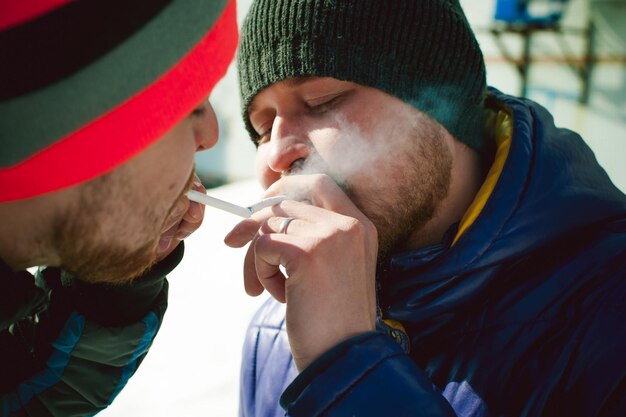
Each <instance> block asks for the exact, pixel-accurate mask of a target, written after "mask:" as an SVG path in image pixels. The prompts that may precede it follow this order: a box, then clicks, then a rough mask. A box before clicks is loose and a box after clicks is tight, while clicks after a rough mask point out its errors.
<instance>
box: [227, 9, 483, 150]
mask: <svg viewBox="0 0 626 417" xmlns="http://www.w3.org/2000/svg"><path fill="white" fill-rule="evenodd" d="M237 59H238V70H239V82H240V88H241V99H242V106H243V118H244V122H245V124H246V128H247V129H248V131H249V132H250V134H251V135H252V137H253V138H256V137H257V136H258V135H257V134H256V132H255V131H254V129H253V127H252V126H251V124H250V121H249V118H248V107H249V105H250V103H251V101H252V99H253V98H254V96H256V95H257V94H258V93H259V92H260V91H261V90H263V89H264V88H266V87H269V86H270V85H271V84H273V83H275V82H277V81H281V80H284V79H286V78H291V77H300V76H318V77H333V78H336V79H340V80H346V81H352V82H355V83H357V84H361V85H366V86H370V87H375V88H378V89H380V90H382V91H385V92H386V93H389V94H391V95H394V96H396V97H398V98H400V99H401V100H404V101H405V102H407V103H409V104H411V105H413V106H414V107H416V108H417V109H419V110H420V111H422V112H424V113H426V114H428V115H430V116H431V117H433V118H434V119H435V120H437V121H438V122H439V123H441V124H442V125H443V126H445V127H446V128H447V129H448V131H449V132H450V133H451V134H452V135H453V136H454V137H455V138H456V139H458V140H460V141H462V142H464V143H466V144H467V145H469V146H471V147H472V148H474V149H480V148H481V147H482V144H483V143H482V135H481V132H482V123H483V122H482V114H483V110H482V109H483V97H484V93H485V88H486V81H485V64H484V60H483V56H482V53H481V51H480V48H479V46H478V42H477V41H476V38H475V36H474V34H473V32H472V30H471V29H470V27H469V24H468V22H467V19H466V18H465V15H464V13H463V10H462V9H461V6H460V5H459V2H458V0H255V1H254V2H253V4H252V6H251V8H250V11H249V12H248V15H247V16H246V19H245V21H244V24H243V28H242V34H241V43H240V47H239V53H238V58H237Z"/></svg>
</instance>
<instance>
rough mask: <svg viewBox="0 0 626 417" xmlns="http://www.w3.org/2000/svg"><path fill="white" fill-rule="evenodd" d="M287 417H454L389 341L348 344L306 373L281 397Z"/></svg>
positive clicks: (371, 336) (367, 338)
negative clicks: (387, 416)
mask: <svg viewBox="0 0 626 417" xmlns="http://www.w3.org/2000/svg"><path fill="white" fill-rule="evenodd" d="M281 405H282V406H283V408H285V410H286V411H287V415H288V416H293V417H304V416H322V415H323V416H327V417H330V416H347V415H356V416H363V417H367V416H372V417H374V416H383V415H393V416H417V415H419V416H437V417H444V416H445V417H448V416H450V417H452V416H456V414H455V413H454V411H453V410H452V408H451V406H450V404H449V403H448V402H447V401H446V399H445V398H444V397H443V396H442V395H441V393H440V392H438V391H437V390H436V389H435V388H434V387H433V385H432V383H431V382H430V381H429V380H428V378H427V377H426V375H425V374H424V373H423V371H421V370H420V369H419V368H418V367H417V366H416V365H415V363H414V362H413V361H412V360H411V359H410V358H409V357H408V356H407V355H406V354H405V353H404V351H403V350H402V349H401V347H400V346H399V345H398V344H397V343H396V342H395V341H393V339H392V338H391V337H389V336H388V335H386V334H385V333H382V332H370V333H366V334H363V335H360V336H356V337H354V338H352V339H349V340H347V341H345V342H343V343H341V344H340V345H338V346H336V347H334V348H333V349H331V350H330V351H329V352H327V353H326V354H324V355H322V357H320V358H319V359H318V360H316V361H315V362H314V363H313V364H312V365H310V366H309V367H308V368H307V369H305V370H304V372H302V373H301V374H300V375H299V376H298V377H297V378H296V379H295V381H294V382H293V383H292V384H291V385H290V386H289V387H288V388H287V390H286V391H285V392H284V394H283V396H282V397H281Z"/></svg>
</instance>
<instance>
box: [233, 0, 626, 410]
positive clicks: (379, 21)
mask: <svg viewBox="0 0 626 417" xmlns="http://www.w3.org/2000/svg"><path fill="white" fill-rule="evenodd" d="M238 65H239V80H240V86H241V96H242V103H243V116H244V122H245V124H246V127H247V129H248V131H249V132H250V135H251V138H252V140H253V141H254V143H255V144H256V146H257V163H256V169H257V175H258V177H259V180H260V181H261V183H262V185H263V186H264V187H265V188H266V189H267V193H266V194H267V196H271V195H277V194H283V195H286V196H287V197H288V199H287V200H285V201H283V202H282V203H280V204H279V205H277V206H274V207H272V208H268V209H265V210H263V211H260V212H258V213H256V214H254V215H253V216H252V219H248V220H245V221H244V222H242V223H240V224H238V225H237V226H236V227H235V228H234V229H233V230H232V231H231V233H229V235H228V236H227V237H226V243H227V244H228V245H230V246H234V247H238V246H243V245H245V244H247V243H249V242H251V243H250V246H249V249H248V256H247V257H246V260H245V265H244V280H245V286H246V291H247V292H248V293H249V294H251V295H258V294H260V293H262V292H263V291H264V290H267V291H268V292H269V293H270V294H271V295H272V298H270V299H269V300H268V301H267V302H266V303H265V304H264V305H263V306H262V308H261V309H260V310H259V312H258V313H257V314H256V316H255V317H254V318H253V320H252V323H251V325H250V327H249V330H248V334H247V339H246V343H245V346H244V353H243V354H244V357H243V365H242V370H241V402H240V415H241V416H245V417H251V416H254V417H268V416H281V415H284V414H285V412H286V414H287V415H289V416H452V415H459V416H488V415H494V416H495V415H498V416H500V415H501V416H555V415H559V416H560V415H567V416H618V415H626V402H625V401H624V398H626V384H625V383H624V369H626V356H624V354H623V353H624V352H626V331H625V330H624V329H625V327H624V325H623V323H624V320H626V307H625V306H626V304H625V303H624V300H625V299H626V272H625V271H626V256H624V250H625V248H626V196H624V194H623V193H621V192H620V191H619V190H618V189H617V188H616V187H615V186H614V185H613V184H612V183H611V181H610V180H609V178H608V176H607V175H606V173H605V172H604V170H603V169H602V168H601V167H600V166H599V165H598V163H597V162H596V160H595V158H594V156H593V153H592V152H591V150H590V149H589V148H588V147H587V145H586V144H585V143H584V142H583V141H582V140H581V138H580V137H579V136H578V135H577V134H575V133H574V132H571V131H568V130H565V129H559V128H556V127H555V126H554V123H553V121H552V117H551V116H550V114H548V113H547V111H546V110H545V109H543V108H542V107H540V106H539V105H537V104H536V103H533V102H531V101H529V100H526V99H519V98H515V97H510V96H507V95H504V94H502V93H500V92H499V91H497V90H495V89H491V88H486V86H485V68H484V62H483V58H482V55H481V52H480V49H479V47H478V44H477V42H476V39H475V37H474V35H473V33H472V31H471V29H470V27H469V25H468V22H467V20H466V18H465V16H464V14H463V11H462V10H461V7H460V6H459V3H458V1H456V0H423V1H417V0H397V1H376V0H302V1H295V0H257V1H255V2H254V3H253V4H252V6H251V9H250V11H249V13H248V16H247V17H246V20H245V22H244V25H243V29H242V37H241V43H240V50H239V55H238ZM281 267H282V268H281ZM279 404H280V405H279ZM281 406H282V409H281Z"/></svg>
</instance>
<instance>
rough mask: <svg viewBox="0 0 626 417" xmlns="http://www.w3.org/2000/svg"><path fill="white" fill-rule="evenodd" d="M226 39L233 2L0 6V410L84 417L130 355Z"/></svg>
mask: <svg viewBox="0 0 626 417" xmlns="http://www.w3.org/2000/svg"><path fill="white" fill-rule="evenodd" d="M237 39H238V34H237V23H236V16H235V1H234V0H214V1H210V2H207V1H205V0H171V1H169V0H168V1H162V0H138V1H132V2H127V1H120V0H106V1H104V0H72V1H70V0H40V1H36V2H33V1H17V2H16V1H10V0H0V56H1V57H2V65H0V415H1V416H3V417H8V416H46V417H47V416H64V417H68V416H92V415H94V414H96V413H98V412H99V411H101V410H102V409H104V408H106V407H107V406H108V405H109V404H110V403H111V402H112V401H113V400H114V399H115V397H116V396H117V395H118V394H119V392H120V391H121V389H123V388H124V386H125V385H126V383H127V382H128V380H129V378H130V377H131V376H132V375H133V374H134V372H135V371H136V370H137V367H138V366H139V364H140V363H141V362H142V360H143V359H144V357H145V355H146V354H147V352H148V349H149V348H150V346H151V344H152V342H153V340H154V338H155V336H156V333H157V332H158V330H159V327H160V325H161V322H162V319H163V314H164V313H165V309H166V307H167V290H168V283H167V280H166V278H165V275H166V274H168V273H169V272H170V271H171V270H172V269H173V268H174V267H175V266H176V265H177V264H178V263H179V262H180V260H181V258H182V255H183V246H182V244H180V243H181V241H182V240H183V239H184V238H185V237H186V236H188V235H189V234H190V233H192V232H193V231H195V230H196V229H197V228H198V227H199V226H200V224H201V222H202V219H203V214H204V211H203V209H202V207H200V206H199V205H198V204H196V203H190V202H189V200H188V199H187V197H186V193H187V191H188V190H189V189H190V188H195V189H197V190H199V191H203V190H204V188H203V187H202V185H201V184H200V183H199V180H197V177H195V174H194V155H195V153H196V152H197V151H200V150H203V149H208V148H211V147H212V146H214V145H215V143H216V141H217V131H218V130H217V120H216V117H215V113H214V112H213V108H212V107H211V104H210V103H209V102H208V99H207V98H208V95H209V94H210V92H211V90H212V88H213V86H214V85H215V84H216V83H217V82H218V81H219V79H220V78H221V77H222V76H223V75H224V74H225V72H226V69H227V67H228V65H229V63H230V62H231V61H232V58H233V56H234V53H235V49H236V46H237ZM33 267H42V268H39V269H38V273H37V274H36V276H35V277H34V276H33V275H32V274H31V273H30V272H28V271H27V268H33ZM181 354H184V352H182V351H181ZM173 359H175V358H173Z"/></svg>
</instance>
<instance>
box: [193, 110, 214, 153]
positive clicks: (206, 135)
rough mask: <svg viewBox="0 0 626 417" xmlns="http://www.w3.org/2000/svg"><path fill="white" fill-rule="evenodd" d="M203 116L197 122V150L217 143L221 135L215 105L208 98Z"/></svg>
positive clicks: (202, 149) (208, 147)
mask: <svg viewBox="0 0 626 417" xmlns="http://www.w3.org/2000/svg"><path fill="white" fill-rule="evenodd" d="M204 107H205V109H204V112H203V113H202V117H201V118H200V120H199V121H198V123H197V124H196V129H195V130H196V131H195V136H196V152H200V151H204V150H206V149H210V148H212V147H213V146H215V144H216V143H217V138H218V136H219V126H218V124H217V116H216V115H215V110H213V106H212V105H211V103H210V102H209V101H208V100H207V101H206V103H205V106H204Z"/></svg>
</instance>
